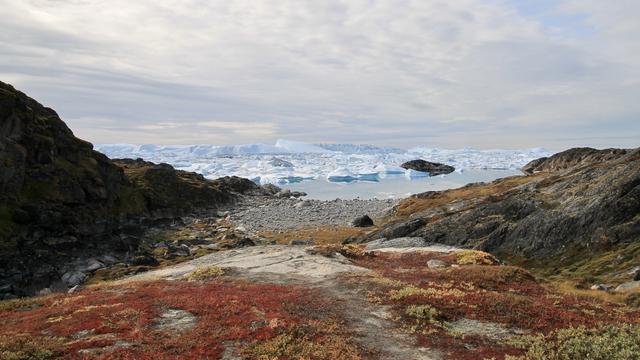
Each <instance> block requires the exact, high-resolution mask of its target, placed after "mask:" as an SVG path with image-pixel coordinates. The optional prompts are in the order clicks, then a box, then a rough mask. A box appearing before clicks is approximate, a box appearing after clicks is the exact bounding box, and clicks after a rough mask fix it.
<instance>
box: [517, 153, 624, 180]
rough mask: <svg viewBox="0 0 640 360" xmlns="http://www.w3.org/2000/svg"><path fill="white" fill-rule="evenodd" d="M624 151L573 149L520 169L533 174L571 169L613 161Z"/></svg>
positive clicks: (541, 159)
mask: <svg viewBox="0 0 640 360" xmlns="http://www.w3.org/2000/svg"><path fill="white" fill-rule="evenodd" d="M627 151H628V150H625V149H605V150H596V149H592V148H573V149H569V150H566V151H563V152H559V153H557V154H554V155H552V156H550V157H548V158H547V157H543V158H540V159H536V160H533V161H531V162H529V163H528V164H526V165H525V166H523V167H522V171H523V172H525V173H527V174H533V173H535V172H539V171H546V172H549V171H559V170H564V169H568V168H571V167H576V166H582V165H586V166H589V165H590V164H594V163H599V162H604V161H609V160H614V159H617V158H619V157H620V156H622V155H624V154H626V153H627Z"/></svg>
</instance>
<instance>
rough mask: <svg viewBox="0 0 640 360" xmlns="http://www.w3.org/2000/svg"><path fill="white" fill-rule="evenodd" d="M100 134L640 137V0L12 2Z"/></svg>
mask: <svg viewBox="0 0 640 360" xmlns="http://www.w3.org/2000/svg"><path fill="white" fill-rule="evenodd" d="M0 12H1V13H2V14H3V16H2V20H1V21H0V80H1V81H4V82H8V83H10V84H12V85H14V86H15V87H16V88H18V89H19V90H22V91H24V92H26V93H27V94H28V95H30V96H31V97H33V98H35V99H36V100H38V101H40V102H41V103H43V104H44V105H46V106H49V107H51V108H53V109H55V110H56V111H57V112H58V113H59V115H60V116H61V117H62V118H63V120H65V122H66V123H67V124H68V125H69V127H70V128H71V129H72V130H73V131H74V133H75V134H76V135H77V136H79V137H81V138H84V139H86V140H88V141H91V142H94V143H134V144H141V143H156V144H216V145H226V144H243V143H258V142H260V143H274V142H275V140H276V139H279V138H283V139H290V140H298V141H305V142H312V143H318V142H329V143H369V144H376V145H389V146H400V147H411V146H418V145H421V146H434V147H444V148H461V147H476V148H528V147H545V148H548V149H556V150H562V149H565V148H569V147H573V146H593V147H600V148H601V147H637V146H640V21H638V17H639V16H640V1H638V0H615V1H602V0H555V1H550V0H532V1H524V0H442V1H440V0H348V1H334V0H318V1H310V0H309V1H305V0H273V1H271V0H219V1H218V0H181V1H178V0H136V1H131V0H0Z"/></svg>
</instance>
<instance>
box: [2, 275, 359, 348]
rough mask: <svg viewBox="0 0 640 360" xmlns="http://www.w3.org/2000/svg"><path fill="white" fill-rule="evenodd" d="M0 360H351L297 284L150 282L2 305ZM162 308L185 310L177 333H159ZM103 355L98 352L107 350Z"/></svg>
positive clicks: (322, 303)
mask: <svg viewBox="0 0 640 360" xmlns="http://www.w3.org/2000/svg"><path fill="white" fill-rule="evenodd" d="M2 305H3V308H1V309H0V318H1V319H2V328H1V329H0V355H2V356H0V357H1V358H9V357H12V356H13V357H15V358H33V359H40V358H43V359H44V358H50V357H64V358H71V359H73V358H85V357H90V358H108V359H217V358H219V357H220V356H221V355H222V354H223V353H224V352H225V351H232V350H233V349H235V351H237V352H238V353H240V354H244V355H245V356H250V357H252V358H268V359H271V358H289V357H291V358H299V357H304V358H334V359H358V358H360V357H361V354H360V350H359V349H358V348H357V347H356V346H355V345H353V344H352V343H351V342H350V336H349V334H348V333H346V332H345V331H344V330H343V329H344V328H345V327H344V326H341V323H340V317H339V316H338V315H337V314H336V313H335V311H333V308H334V307H333V306H332V304H331V302H330V301H329V300H324V299H323V298H322V296H318V294H317V292H316V291H315V290H312V289H308V288H304V287H301V286H291V285H287V286H282V285H272V284H252V283H248V282H242V281H237V280H229V279H226V278H217V279H214V280H211V281H208V282H186V281H170V282H169V281H156V282H141V283H130V284H126V285H119V286H117V287H115V286H104V287H93V288H89V289H86V290H84V291H82V292H80V293H78V294H71V295H52V296H47V297H41V298H33V299H28V300H21V301H20V300H19V301H12V302H5V303H3V304H2ZM166 309H179V310H183V311H187V312H188V313H190V314H192V315H193V317H194V318H195V324H194V325H193V327H192V328H190V329H188V330H187V331H183V332H177V331H175V330H173V331H172V330H170V329H169V330H167V329H162V328H160V327H159V326H157V321H158V318H159V317H160V316H161V314H162V313H163V311H165V310H166ZM107 350H108V351H107Z"/></svg>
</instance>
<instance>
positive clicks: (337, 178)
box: [327, 167, 358, 182]
mask: <svg viewBox="0 0 640 360" xmlns="http://www.w3.org/2000/svg"><path fill="white" fill-rule="evenodd" d="M327 180H329V181H331V182H351V181H356V180H358V175H357V174H354V173H353V172H351V170H349V169H347V168H345V167H342V168H337V169H335V170H333V171H331V172H330V173H328V174H327Z"/></svg>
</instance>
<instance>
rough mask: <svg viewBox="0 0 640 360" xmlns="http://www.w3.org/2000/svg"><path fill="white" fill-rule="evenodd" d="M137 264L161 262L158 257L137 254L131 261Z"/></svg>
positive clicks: (156, 263) (147, 264)
mask: <svg viewBox="0 0 640 360" xmlns="http://www.w3.org/2000/svg"><path fill="white" fill-rule="evenodd" d="M130 263H131V265H135V266H158V265H160V263H159V262H158V260H156V258H154V257H153V256H151V255H148V254H142V255H137V256H135V257H134V258H133V259H131V261H130Z"/></svg>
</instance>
